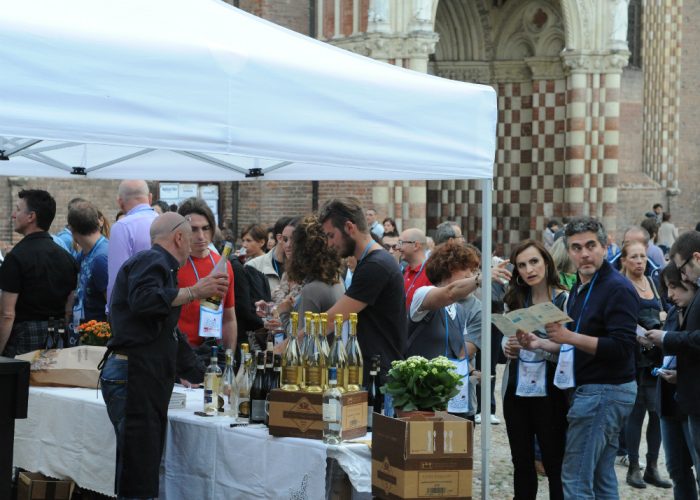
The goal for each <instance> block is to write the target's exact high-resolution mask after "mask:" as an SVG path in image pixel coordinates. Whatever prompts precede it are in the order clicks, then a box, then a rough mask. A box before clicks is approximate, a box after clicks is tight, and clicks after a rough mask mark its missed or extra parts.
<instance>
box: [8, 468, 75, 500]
mask: <svg viewBox="0 0 700 500" xmlns="http://www.w3.org/2000/svg"><path fill="white" fill-rule="evenodd" d="M73 488H75V483H73V481H71V480H70V479H68V480H59V479H50V478H48V477H46V476H44V475H43V474H40V473H38V472H24V471H23V472H20V473H19V479H18V480H17V500H70V498H71V497H72V496H73Z"/></svg>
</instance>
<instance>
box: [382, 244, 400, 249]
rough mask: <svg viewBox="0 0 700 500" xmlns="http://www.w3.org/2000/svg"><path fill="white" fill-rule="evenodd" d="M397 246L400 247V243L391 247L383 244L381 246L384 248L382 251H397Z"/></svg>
mask: <svg viewBox="0 0 700 500" xmlns="http://www.w3.org/2000/svg"><path fill="white" fill-rule="evenodd" d="M399 245H400V243H394V244H393V245H390V244H388V243H384V244H383V245H382V246H383V247H384V250H398V249H399Z"/></svg>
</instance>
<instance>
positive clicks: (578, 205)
mask: <svg viewBox="0 0 700 500" xmlns="http://www.w3.org/2000/svg"><path fill="white" fill-rule="evenodd" d="M227 2H228V3H230V4H233V5H236V6H238V7H240V8H242V9H244V10H246V11H248V12H251V13H253V14H255V15H258V16H260V17H263V18H265V19H268V20H270V21H272V22H275V23H278V24H280V25H283V26H286V27H288V28H290V29H292V30H295V31H298V32H301V33H304V34H308V35H310V36H314V37H316V38H318V39H320V40H324V41H327V42H328V43H332V44H334V45H337V46H340V47H343V48H346V49H348V50H351V51H354V52H358V53H361V54H364V55H367V56H370V57H373V58H376V59H379V60H382V61H385V62H387V63H390V64H396V65H400V66H403V67H406V68H411V69H414V70H416V71H422V72H428V73H431V74H436V75H439V76H442V77H445V78H451V79H456V80H463V81H470V82H477V83H484V84H488V85H492V86H493V87H494V88H495V89H496V90H497V92H498V96H499V98H498V105H499V125H498V150H497V153H496V158H495V182H494V185H495V188H496V193H495V194H494V207H493V213H494V227H495V228H496V230H495V240H494V243H495V244H499V243H500V244H502V245H504V246H505V247H506V248H507V247H508V245H509V243H510V242H513V241H518V240H520V239H523V238H526V237H536V238H539V237H540V235H541V231H542V229H543V228H544V225H545V223H546V220H547V219H549V218H552V217H557V218H560V217H561V216H563V215H571V214H590V215H595V216H598V217H600V218H602V219H603V221H604V222H605V223H606V225H607V227H608V228H609V230H611V231H619V230H620V229H621V228H623V227H624V226H626V225H628V224H630V223H633V222H638V221H639V220H640V218H641V217H642V216H643V214H644V213H645V212H647V211H649V210H650V209H651V205H652V204H653V203H656V202H660V203H662V204H663V205H664V207H665V208H666V209H667V210H669V211H670V212H671V213H672V214H673V221H674V222H675V223H676V224H677V225H678V226H680V227H681V228H682V229H689V228H692V227H694V226H695V223H696V222H697V221H698V220H700V200H698V199H697V197H696V196H695V191H694V190H693V188H692V186H697V185H698V184H699V183H700V169H698V168H697V167H695V161H696V158H697V157H698V148H700V141H698V137H697V135H698V134H699V132H698V130H700V127H698V125H700V123H698V118H694V116H697V115H696V114H695V113H693V112H692V110H693V109H698V104H700V87H698V86H697V85H694V81H695V79H696V78H697V77H698V76H700V62H699V61H698V60H697V58H695V57H692V54H691V53H690V51H689V50H688V47H693V46H696V45H697V44H698V43H699V42H700V39H699V38H700V34H698V32H697V31H695V30H693V29H692V28H693V27H694V26H697V25H698V22H699V17H700V5H698V3H697V2H687V1H686V2H683V0H658V1H656V2H643V1H642V0H589V1H587V2H580V1H575V0H439V1H438V0H227ZM683 82H687V83H685V84H684V83H683ZM468 119H469V117H465V120H468ZM406 126H409V127H410V124H406ZM475 126H478V124H475ZM6 179H7V180H6V181H0V206H1V207H3V209H4V210H5V211H6V212H5V214H4V216H3V217H2V218H0V240H5V241H8V240H9V239H10V238H11V224H10V220H9V218H10V217H9V216H10V211H11V207H12V206H13V204H14V200H15V199H16V192H17V191H18V190H19V189H21V188H22V187H36V186H40V187H44V188H48V189H49V191H51V192H52V193H54V194H55V195H56V197H57V200H58V203H59V214H58V216H57V221H56V222H55V223H54V227H53V228H52V229H53V230H58V228H60V227H61V225H62V224H63V221H65V205H66V203H67V202H68V200H69V199H70V198H72V197H74V196H78V195H80V196H83V197H86V198H88V199H91V200H93V201H95V202H96V203H97V204H98V206H100V208H101V209H102V210H103V211H104V212H105V214H106V215H107V216H108V217H111V216H113V215H114V213H115V212H116V205H115V203H114V201H113V200H114V199H115V196H116V186H117V184H118V183H117V182H116V181H114V182H110V181H84V180H82V181H81V180H78V181H77V182H76V181H73V180H71V181H58V180H50V179H19V178H6ZM162 181H163V182H164V183H165V182H167V181H168V179H163V180H162ZM5 182H7V184H5ZM81 182H84V183H85V184H84V186H83V185H81ZM153 191H154V199H155V198H158V197H159V194H160V186H159V185H158V184H154V185H153ZM338 194H343V195H347V194H353V195H356V196H358V197H359V198H360V199H361V200H362V201H363V202H364V203H365V204H366V205H367V206H373V207H374V208H375V209H376V210H377V211H378V213H379V214H380V216H382V217H384V216H390V217H393V218H395V219H396V220H397V221H398V223H399V226H400V227H408V226H411V225H415V226H418V227H423V228H428V229H430V228H433V227H434V226H435V225H436V224H437V223H438V222H440V221H441V220H444V219H453V220H456V221H457V222H459V223H460V224H461V225H462V226H463V228H464V230H465V232H466V233H467V234H468V235H469V236H470V237H475V236H477V235H478V231H479V228H480V220H479V217H478V214H479V213H480V206H479V203H480V199H479V196H478V195H479V193H478V191H477V190H476V189H475V185H473V184H472V182H470V181H430V182H416V181H410V182H408V181H394V182H372V183H368V182H362V181H361V180H359V179H358V180H357V181H353V182H271V181H255V182H241V183H230V182H225V183H219V185H218V199H217V200H215V204H216V206H217V211H218V214H219V219H220V223H221V224H222V225H224V226H228V227H231V228H233V229H237V228H240V227H241V226H242V225H244V224H247V223H249V222H253V221H259V222H263V223H271V222H273V221H274V220H275V219H276V218H277V217H278V216H279V215H282V214H301V213H306V212H310V211H312V210H313V209H315V208H316V207H317V206H318V204H319V203H322V202H323V200H325V199H327V198H329V197H331V196H334V195H338Z"/></svg>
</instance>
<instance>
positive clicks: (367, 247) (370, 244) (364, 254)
mask: <svg viewBox="0 0 700 500" xmlns="http://www.w3.org/2000/svg"><path fill="white" fill-rule="evenodd" d="M373 243H374V240H371V241H370V242H369V243H367V246H366V247H365V249H364V250H363V251H362V256H361V257H360V260H358V261H357V263H358V264H359V263H360V262H362V259H364V258H365V257H366V256H367V252H369V249H370V248H371V247H372V244H373Z"/></svg>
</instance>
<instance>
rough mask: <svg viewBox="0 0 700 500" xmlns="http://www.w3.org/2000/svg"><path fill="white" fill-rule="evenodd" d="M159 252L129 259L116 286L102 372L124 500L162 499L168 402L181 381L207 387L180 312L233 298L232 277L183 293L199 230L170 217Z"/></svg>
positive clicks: (157, 229) (160, 234) (156, 242)
mask: <svg viewBox="0 0 700 500" xmlns="http://www.w3.org/2000/svg"><path fill="white" fill-rule="evenodd" d="M150 236H151V239H152V240H153V247H152V248H151V249H149V250H146V251H144V252H141V253H139V254H138V255H135V256H134V257H132V258H130V259H128V260H127V261H126V262H125V263H124V265H123V266H122V267H121V269H120V270H119V273H118V274H117V277H116V280H115V282H114V290H113V294H112V303H111V324H112V339H111V340H110V341H109V343H108V344H107V353H106V354H105V359H106V360H105V362H104V367H103V368H102V372H101V374H100V381H101V383H102V395H103V396H104V400H105V403H106V405H107V413H108V414H109V418H110V420H111V421H112V424H113V425H114V430H115V433H116V435H117V472H116V485H115V489H116V491H115V493H116V494H117V496H118V497H119V498H122V497H127V498H156V497H158V471H159V466H160V460H161V455H162V453H163V443H164V442H165V431H166V424H167V413H168V403H169V401H170V395H171V393H172V390H173V384H174V382H175V379H176V371H177V373H178V375H179V376H181V377H183V378H185V379H186V380H189V381H191V382H195V383H199V382H201V380H202V376H203V373H202V372H201V371H199V370H198V369H197V368H196V365H195V360H194V354H193V353H192V351H191V348H190V347H189V345H188V343H187V339H186V338H185V337H184V335H183V334H182V333H180V332H179V331H178V330H177V329H176V326H177V321H178V318H179V316H180V306H182V305H184V304H187V303H189V302H192V301H194V300H197V299H203V298H206V297H210V296H212V295H225V294H226V290H227V289H228V276H227V275H226V274H215V275H209V276H206V277H203V278H202V279H200V280H198V281H197V282H196V283H195V284H194V285H192V286H190V287H188V288H179V287H178V283H177V271H178V268H179V267H180V266H182V265H183V264H184V263H185V262H186V261H187V258H188V257H189V255H190V244H191V241H192V228H191V227H190V224H189V223H188V221H187V220H186V219H185V218H184V217H183V216H181V215H179V214H177V213H174V212H168V213H167V214H163V215H161V216H160V217H158V218H157V219H156V220H155V221H154V222H153V224H152V226H151V228H150Z"/></svg>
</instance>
